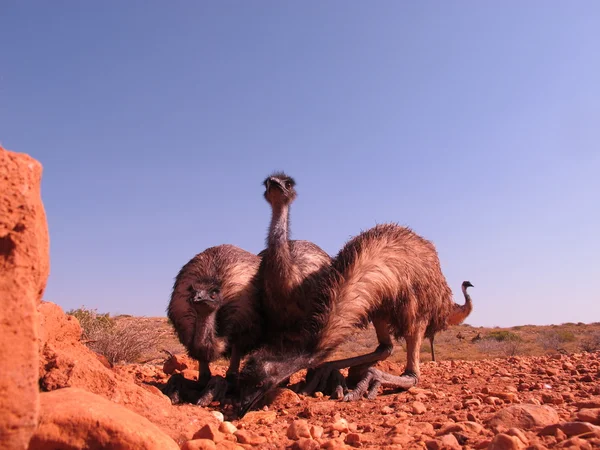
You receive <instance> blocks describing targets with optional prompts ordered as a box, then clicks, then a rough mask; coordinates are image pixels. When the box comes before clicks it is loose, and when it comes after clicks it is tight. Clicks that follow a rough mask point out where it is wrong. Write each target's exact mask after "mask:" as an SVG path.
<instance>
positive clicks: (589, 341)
mask: <svg viewBox="0 0 600 450" xmlns="http://www.w3.org/2000/svg"><path fill="white" fill-rule="evenodd" d="M579 347H580V348H581V350H583V351H584V352H597V351H598V350H600V332H596V333H593V334H592V335H590V336H588V337H586V338H585V339H583V340H582V341H581V343H580V344H579Z"/></svg>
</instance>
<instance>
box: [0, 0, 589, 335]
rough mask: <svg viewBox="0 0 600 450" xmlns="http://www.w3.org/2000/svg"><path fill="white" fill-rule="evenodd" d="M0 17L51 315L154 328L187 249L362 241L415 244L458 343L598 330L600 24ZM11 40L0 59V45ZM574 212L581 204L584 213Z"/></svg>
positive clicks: (264, 6) (457, 18)
mask: <svg viewBox="0 0 600 450" xmlns="http://www.w3.org/2000/svg"><path fill="white" fill-rule="evenodd" d="M551 5H552V6H548V3H546V2H544V3H542V2H541V1H532V2H528V3H527V4H522V3H520V2H516V1H509V2H504V3H503V4H502V5H501V6H500V5H495V4H483V3H477V2H466V3H461V4H445V3H439V2H432V1H425V2H420V3H419V4H411V3H397V2H392V1H384V2H381V3H378V5H377V7H376V8H375V7H373V6H371V7H368V6H367V5H366V4H360V3H347V2H341V1H340V0H335V1H332V2H327V3H317V2H306V3H302V4H291V3H280V2H274V1H262V2H253V3H242V2H232V1H223V2H219V3H203V2H201V3H194V2H189V3H185V2H182V3H178V4H172V5H169V6H167V5H165V4H164V3H161V2H157V1H146V2H142V1H141V0H132V1H130V2H127V3H123V2H117V1H114V0H109V1H106V2H103V3H102V4H99V3H96V4H92V3H75V2H73V3H70V4H68V6H67V3H62V4H52V5H51V4H49V3H42V2H35V5H34V4H33V3H25V2H8V3H5V4H3V5H2V6H1V7H0V41H1V42H3V43H4V45H2V47H1V49H2V51H1V52H0V56H1V58H0V143H1V144H2V145H3V147H5V148H6V149H8V150H12V151H16V152H23V153H28V154H29V155H31V156H32V157H34V158H36V159H38V160H39V161H40V162H41V163H42V164H43V166H44V174H43V182H42V198H43V201H44V205H45V208H46V213H47V217H48V224H49V231H50V246H51V273H50V278H49V281H48V287H47V289H46V292H45V295H44V299H46V300H48V301H52V302H55V303H57V304H59V305H60V306H61V307H63V308H64V309H65V310H68V309H72V308H78V307H80V306H82V305H85V306H86V307H88V308H95V309H98V311H100V312H110V313H112V314H132V315H145V316H165V309H166V306H167V304H168V301H169V296H170V293H171V287H172V284H173V279H174V277H175V275H176V274H177V272H178V271H179V269H180V268H181V266H182V265H183V264H185V263H186V262H187V261H188V260H189V259H190V258H191V257H192V256H194V255H195V254H196V253H199V252H201V251H202V250H204V249H205V248H207V247H210V246H213V245H218V244H223V243H230V244H234V245H238V246H240V247H242V248H244V249H246V250H248V251H252V252H255V253H258V252H259V251H260V250H262V249H263V248H264V245H265V238H266V230H267V227H268V224H269V220H270V208H269V206H268V204H267V203H266V202H265V200H264V199H263V197H262V195H263V187H262V185H261V182H262V180H263V179H264V178H265V176H267V175H268V174H269V173H271V172H272V171H274V170H279V169H281V170H284V171H286V172H287V173H288V174H289V175H291V176H293V177H294V178H295V179H296V181H297V190H298V198H297V200H296V201H295V203H294V205H293V206H292V210H291V229H292V238H293V239H307V240H310V241H312V242H314V243H316V244H317V245H319V246H321V247H322V248H323V249H324V250H325V251H327V252H328V253H329V254H331V255H332V256H333V255H335V254H336V253H337V252H338V250H339V249H340V248H341V247H342V245H343V244H344V242H346V241H347V240H348V239H349V238H350V237H351V236H354V235H356V234H358V233H359V232H360V231H361V230H365V229H368V228H370V227H372V226H374V225H375V224H376V223H384V222H397V223H399V224H401V225H407V226H410V227H411V228H412V229H413V230H414V231H415V232H416V233H418V234H420V235H421V236H423V237H425V238H427V239H429V240H431V241H432V242H433V243H434V244H435V246H436V248H437V250H438V253H439V255H440V260H441V263H442V270H443V272H444V274H445V276H446V278H447V280H448V283H449V285H450V287H451V288H452V290H453V292H454V296H455V297H454V299H455V301H457V302H459V303H462V302H463V298H462V294H461V292H460V284H461V282H462V281H463V280H469V281H471V282H472V283H473V285H474V286H475V287H474V288H471V289H470V291H469V292H470V293H471V296H472V298H473V303H474V310H473V313H472V314H471V316H470V317H468V318H467V320H466V323H468V324H470V325H473V326H490V327H493V326H500V327H510V326H515V325H526V324H532V325H549V324H561V323H567V322H575V323H577V322H584V323H592V322H600V301H599V300H600V262H598V254H599V253H600V239H599V238H598V236H597V233H598V231H597V230H599V229H600V207H598V203H599V202H598V198H599V196H600V195H599V194H600V176H599V174H600V125H599V118H600V83H598V81H597V80H599V79H600V53H599V52H598V49H597V47H598V42H600V4H599V3H597V2H593V1H582V2H577V3H574V4H568V5H567V4H561V3H557V2H554V3H552V4H551ZM7 43H10V44H7ZM594 205H596V206H594Z"/></svg>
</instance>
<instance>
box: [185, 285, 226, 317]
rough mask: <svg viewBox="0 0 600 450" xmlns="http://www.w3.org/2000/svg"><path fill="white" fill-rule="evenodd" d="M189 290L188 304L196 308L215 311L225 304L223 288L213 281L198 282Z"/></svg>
mask: <svg viewBox="0 0 600 450" xmlns="http://www.w3.org/2000/svg"><path fill="white" fill-rule="evenodd" d="M188 290H189V292H190V295H189V297H188V302H189V303H190V304H191V305H192V306H194V307H199V308H203V309H208V310H215V309H217V308H218V307H219V306H221V303H222V302H223V298H222V296H221V287H220V285H219V284H218V283H216V282H215V281H213V280H205V281H202V280H199V281H196V282H194V283H192V284H191V285H190V287H189V288H188Z"/></svg>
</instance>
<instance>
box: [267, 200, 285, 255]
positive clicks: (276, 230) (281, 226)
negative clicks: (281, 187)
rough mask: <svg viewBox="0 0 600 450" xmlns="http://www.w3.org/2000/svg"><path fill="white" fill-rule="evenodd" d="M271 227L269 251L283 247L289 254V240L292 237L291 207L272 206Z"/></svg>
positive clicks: (268, 243)
mask: <svg viewBox="0 0 600 450" xmlns="http://www.w3.org/2000/svg"><path fill="white" fill-rule="evenodd" d="M272 209H273V214H272V216H271V225H270V226H269V238H268V240H267V246H268V248H269V250H271V249H278V248H279V247H283V248H284V249H285V250H287V252H288V253H289V248H288V239H289V235H290V225H289V216H290V207H289V206H287V205H277V206H272Z"/></svg>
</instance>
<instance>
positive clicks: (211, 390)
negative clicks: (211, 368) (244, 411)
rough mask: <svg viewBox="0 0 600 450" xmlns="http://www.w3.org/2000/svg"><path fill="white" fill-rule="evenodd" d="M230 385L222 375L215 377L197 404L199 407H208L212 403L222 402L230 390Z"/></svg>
mask: <svg viewBox="0 0 600 450" xmlns="http://www.w3.org/2000/svg"><path fill="white" fill-rule="evenodd" d="M229 385H230V384H229V383H228V382H227V380H226V379H225V378H223V377H222V376H220V375H215V376H214V377H212V378H211V379H210V381H209V382H208V384H207V385H206V388H205V389H204V391H202V394H201V395H200V398H199V399H198V401H197V402H196V405H198V406H208V405H210V404H211V403H212V402H215V401H218V402H222V401H223V400H224V399H225V394H226V393H227V390H228V388H229Z"/></svg>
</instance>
